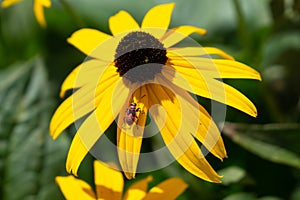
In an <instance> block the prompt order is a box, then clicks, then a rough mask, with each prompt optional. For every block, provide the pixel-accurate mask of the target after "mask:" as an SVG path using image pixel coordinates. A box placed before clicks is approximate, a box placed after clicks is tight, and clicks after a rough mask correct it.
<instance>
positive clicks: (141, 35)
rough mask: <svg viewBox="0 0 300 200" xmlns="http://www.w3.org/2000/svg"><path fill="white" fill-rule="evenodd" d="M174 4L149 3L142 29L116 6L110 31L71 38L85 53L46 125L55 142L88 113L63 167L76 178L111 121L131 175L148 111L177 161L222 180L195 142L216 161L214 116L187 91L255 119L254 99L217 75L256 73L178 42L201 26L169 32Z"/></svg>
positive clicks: (219, 150)
mask: <svg viewBox="0 0 300 200" xmlns="http://www.w3.org/2000/svg"><path fill="white" fill-rule="evenodd" d="M173 8H174V4H173V3H171V4H162V5H158V6H155V7H153V8H152V9H150V10H149V11H148V12H147V14H146V15H145V17H144V19H143V21H142V24H141V26H139V24H138V23H137V22H136V21H135V20H134V19H133V17H132V16H131V15H130V14H129V13H127V12H126V11H120V12H118V13H117V14H116V15H114V16H112V17H111V18H110V19H109V28H110V31H111V32H112V36H111V35H108V34H106V33H103V32H100V31H98V30H95V29H89V28H84V29H80V30H78V31H76V32H75V33H74V34H73V35H72V36H71V37H70V38H69V39H68V42H69V43H70V44H72V45H74V46H75V47H76V48H78V49H79V50H81V51H82V52H83V53H85V54H86V55H88V59H87V61H85V62H84V63H83V64H81V65H80V66H78V67H77V68H75V69H74V70H73V71H72V72H71V73H70V75H69V76H68V77H67V78H66V80H65V81H64V83H63V84H62V87H61V94H60V95H61V96H62V97H63V96H64V94H65V92H66V91H67V90H69V89H75V90H74V93H73V94H72V95H71V96H70V97H68V98H67V99H66V100H65V101H64V102H63V103H62V104H61V105H60V106H59V108H58V109H57V110H56V112H55V114H54V116H53V118H52V121H51V124H50V133H51V136H52V137H53V138H54V139H56V138H57V137H58V136H59V134H60V133H61V132H62V131H63V130H65V129H66V128H67V127H68V126H70V125H71V124H72V123H74V122H75V121H77V120H78V119H81V118H82V117H83V116H85V118H84V121H83V122H82V124H81V125H80V127H79V129H78V131H77V133H76V135H75V137H74V139H73V142H72V144H71V147H70V150H69V154H68V158H67V163H66V168H67V171H68V172H70V173H73V174H75V175H76V173H77V170H78V168H79V166H80V163H81V162H82V160H83V159H84V157H85V156H86V155H87V153H88V152H89V150H90V149H91V148H92V147H93V145H94V144H95V143H96V141H97V140H98V139H99V138H100V137H101V136H102V135H103V133H104V132H105V130H106V129H107V128H108V127H109V126H110V124H111V123H112V122H113V121H114V120H116V121H117V124H118V127H117V141H116V143H117V147H118V149H117V150H118V157H119V161H120V165H121V167H122V170H123V171H124V173H125V175H126V177H127V178H129V179H130V178H134V176H135V173H136V169H137V165H138V161H139V155H140V150H141V145H142V139H143V134H144V128H145V124H146V118H147V115H148V114H149V115H150V116H151V119H152V120H153V121H154V122H155V124H156V125H157V127H158V129H159V130H160V134H161V136H162V139H163V141H164V143H165V145H166V147H167V148H168V150H169V152H170V153H171V154H172V156H173V157H174V158H175V159H176V160H177V162H179V163H180V164H181V165H182V166H183V167H184V168H185V169H186V170H188V171H189V172H190V173H192V174H194V175H195V176H198V177H200V178H202V179H204V180H207V181H211V182H220V176H219V175H218V174H217V173H216V172H215V171H214V170H213V168H212V167H211V166H210V164H209V163H208V162H207V160H206V159H205V155H204V154H203V149H202V148H200V144H201V145H203V146H204V147H205V148H206V149H207V150H208V151H210V152H211V153H212V154H213V155H214V156H216V157H217V158H219V159H221V160H222V159H223V158H225V157H227V155H226V150H225V147H224V144H223V141H222V138H221V136H220V132H219V130H218V128H217V126H216V125H215V123H214V122H213V120H212V117H211V116H210V114H209V113H208V112H207V111H206V110H205V109H204V108H203V107H202V106H201V105H200V104H199V103H198V102H197V101H196V100H195V99H194V98H192V96H191V93H194V94H196V95H198V96H201V97H205V98H209V99H212V100H214V101H218V102H221V103H223V104H225V105H228V106H231V107H234V108H236V109H239V110H240V111H243V112H245V113H247V114H249V115H251V116H256V115H257V111H256V108H255V106H254V105H253V103H252V102H251V101H250V100H249V99H248V98H247V97H245V96H244V95H243V94H241V93H240V92H239V91H237V90H236V89H234V88H232V87H230V86H229V85H227V84H225V83H223V82H222V81H221V79H223V78H231V79H232V78H247V79H257V80H260V79H261V78H260V75H259V73H258V72H257V71H255V70H254V69H252V68H250V67H248V66H247V65H245V64H242V63H240V62H237V61H235V60H234V59H233V58H232V57H231V56H230V55H228V54H226V53H225V52H223V51H222V50H220V49H217V48H213V47H204V48H202V47H199V46H185V45H182V43H184V42H183V41H184V40H185V39H186V38H187V37H188V36H189V35H190V34H192V33H197V34H200V35H203V34H205V32H206V31H205V30H204V29H201V28H197V27H194V26H179V27H175V28H173V29H171V30H168V27H169V24H170V18H171V14H172V11H173ZM180 44H181V45H180ZM210 56H213V57H214V58H211V57H210ZM142 165H143V163H141V164H140V166H142Z"/></svg>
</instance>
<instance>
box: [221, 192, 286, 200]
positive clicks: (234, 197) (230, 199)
mask: <svg viewBox="0 0 300 200" xmlns="http://www.w3.org/2000/svg"><path fill="white" fill-rule="evenodd" d="M241 199H242V200H282V199H281V198H279V197H272V196H265V197H261V198H257V197H256V196H255V195H254V194H251V193H246V192H240V193H235V194H231V195H229V196H227V197H226V198H224V200H241Z"/></svg>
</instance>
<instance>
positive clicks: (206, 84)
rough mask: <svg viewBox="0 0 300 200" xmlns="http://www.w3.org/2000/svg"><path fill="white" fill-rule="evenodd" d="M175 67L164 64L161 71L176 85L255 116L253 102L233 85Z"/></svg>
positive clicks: (195, 71)
mask: <svg viewBox="0 0 300 200" xmlns="http://www.w3.org/2000/svg"><path fill="white" fill-rule="evenodd" d="M175 69H176V70H175ZM175 69H173V68H172V67H170V66H164V67H163V70H162V73H163V75H164V76H166V77H167V79H169V80H171V81H172V82H173V83H174V84H176V85H177V86H179V87H181V88H183V89H185V90H188V91H190V92H192V93H194V94H197V95H199V96H202V97H205V98H209V99H212V100H215V101H218V102H220V103H223V104H226V105H229V106H231V107H234V108H236V109H238V110H240V111H243V112H245V113H247V114H249V115H251V116H253V117H256V116H257V111H256V108H255V106H254V104H253V103H252V102H251V101H250V100H249V99H248V98H247V97H245V96H244V95H243V94H242V93H240V92H239V91H237V90H236V89H234V88H233V87H231V86H229V85H227V84H225V83H222V82H221V81H218V80H215V79H212V78H210V77H204V76H202V75H201V74H199V71H197V70H194V71H186V70H185V69H183V68H181V67H176V68H175ZM191 72H192V73H193V74H191Z"/></svg>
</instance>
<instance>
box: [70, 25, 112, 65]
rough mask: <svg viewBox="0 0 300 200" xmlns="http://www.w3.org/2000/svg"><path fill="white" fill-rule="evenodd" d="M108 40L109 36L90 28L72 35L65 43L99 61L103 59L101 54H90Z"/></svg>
mask: <svg viewBox="0 0 300 200" xmlns="http://www.w3.org/2000/svg"><path fill="white" fill-rule="evenodd" d="M109 38H111V36H110V35H107V34H106V33H102V32H101V31H98V30H95V29H91V28H83V29H80V30H78V31H76V32H75V33H73V34H72V35H71V37H69V38H68V39H67V41H68V42H69V43H70V44H72V45H73V46H75V47H76V48H77V49H79V50H80V51H82V52H83V53H85V54H86V55H89V56H91V57H94V58H98V59H100V60H101V59H104V58H103V57H102V55H101V54H98V55H97V54H92V52H93V50H94V49H95V48H96V47H98V46H99V45H100V44H101V43H102V42H104V41H106V40H108V39H109ZM106 51H107V50H106ZM108 61H110V60H108Z"/></svg>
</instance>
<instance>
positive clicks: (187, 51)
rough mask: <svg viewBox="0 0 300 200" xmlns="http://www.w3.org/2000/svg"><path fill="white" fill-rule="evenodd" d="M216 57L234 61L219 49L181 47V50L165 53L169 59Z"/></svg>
mask: <svg viewBox="0 0 300 200" xmlns="http://www.w3.org/2000/svg"><path fill="white" fill-rule="evenodd" d="M211 55H218V56H220V57H222V58H225V59H229V60H234V58H233V57H232V56H231V55H229V54H227V53H226V52H224V51H222V50H221V49H218V48H214V47H183V48H169V49H168V52H167V57H168V58H169V59H171V60H172V59H175V60H176V59H180V58H184V59H185V58H187V57H191V56H209V57H210V56H211Z"/></svg>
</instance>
